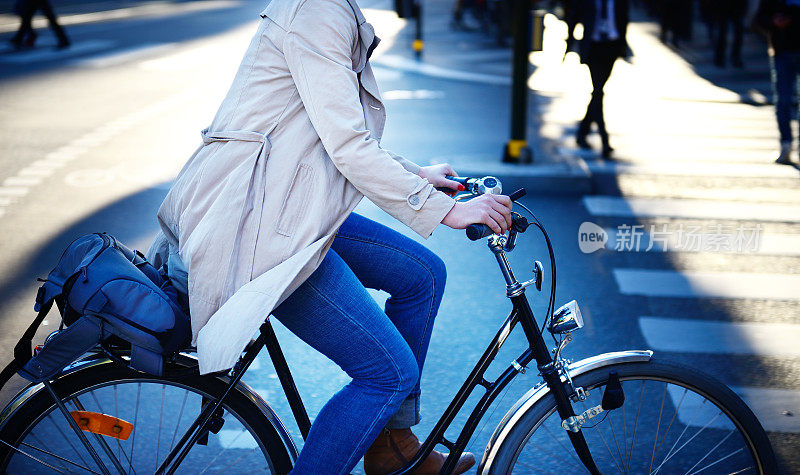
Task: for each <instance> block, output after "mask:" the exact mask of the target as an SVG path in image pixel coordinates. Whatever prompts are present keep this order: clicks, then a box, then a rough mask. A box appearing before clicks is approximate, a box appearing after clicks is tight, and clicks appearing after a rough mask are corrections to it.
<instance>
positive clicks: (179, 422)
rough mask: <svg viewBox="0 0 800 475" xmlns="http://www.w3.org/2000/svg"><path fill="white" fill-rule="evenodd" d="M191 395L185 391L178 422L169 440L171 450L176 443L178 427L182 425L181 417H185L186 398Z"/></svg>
mask: <svg viewBox="0 0 800 475" xmlns="http://www.w3.org/2000/svg"><path fill="white" fill-rule="evenodd" d="M188 397H189V392H188V391H184V392H183V401H182V402H181V410H180V412H178V422H176V423H175V432H173V433H172V440H170V441H169V451H170V452H172V447H173V446H174V445H175V437H176V436H177V435H178V429H180V427H181V419H183V410H184V408H185V407H186V398H188Z"/></svg>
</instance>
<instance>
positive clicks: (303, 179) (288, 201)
mask: <svg viewBox="0 0 800 475" xmlns="http://www.w3.org/2000/svg"><path fill="white" fill-rule="evenodd" d="M313 179H314V169H313V168H311V167H310V166H308V165H306V164H303V163H301V164H299V165H297V169H296V170H295V172H294V178H292V184H291V185H290V186H289V190H288V191H287V192H286V196H285V197H284V198H283V204H281V210H280V213H279V214H278V220H277V221H276V222H275V231H276V232H277V233H278V234H282V235H284V236H291V235H292V231H293V230H294V228H295V226H296V223H297V221H298V219H299V218H300V217H301V216H302V214H303V213H304V212H305V210H306V206H308V202H309V200H310V198H311V193H310V191H311V185H312V182H313Z"/></svg>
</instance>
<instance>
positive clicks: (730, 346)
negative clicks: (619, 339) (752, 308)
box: [639, 316, 800, 358]
mask: <svg viewBox="0 0 800 475" xmlns="http://www.w3.org/2000/svg"><path fill="white" fill-rule="evenodd" d="M639 328H640V329H641V330H642V334H643V335H644V338H645V341H647V345H648V347H650V348H652V349H654V350H657V351H658V350H661V351H675V352H681V353H711V354H737V355H764V356H777V357H794V358H800V345H799V344H798V342H800V325H793V324H787V323H753V322H717V321H707V320H706V321H704V320H695V319H684V318H661V317H649V316H647V317H639Z"/></svg>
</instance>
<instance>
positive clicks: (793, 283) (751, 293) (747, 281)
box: [614, 269, 800, 300]
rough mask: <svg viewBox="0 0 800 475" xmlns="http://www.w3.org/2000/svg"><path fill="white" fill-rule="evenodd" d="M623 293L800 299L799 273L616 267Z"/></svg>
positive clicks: (658, 295)
mask: <svg viewBox="0 0 800 475" xmlns="http://www.w3.org/2000/svg"><path fill="white" fill-rule="evenodd" d="M614 279H615V280H616V282H617V286H618V287H619V290H620V292H621V293H623V294H626V295H643V296H647V297H695V298H704V297H705V298H708V297H718V298H729V299H780V300H800V292H798V289H800V275H795V274H765V273H749V272H703V271H675V270H669V271H663V270H651V269H614Z"/></svg>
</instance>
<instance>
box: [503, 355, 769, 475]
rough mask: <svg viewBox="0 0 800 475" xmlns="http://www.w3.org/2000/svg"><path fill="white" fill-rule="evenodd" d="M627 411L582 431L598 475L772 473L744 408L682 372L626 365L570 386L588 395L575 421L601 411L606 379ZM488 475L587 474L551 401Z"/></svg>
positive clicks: (536, 410)
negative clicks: (616, 382)
mask: <svg viewBox="0 0 800 475" xmlns="http://www.w3.org/2000/svg"><path fill="white" fill-rule="evenodd" d="M612 371H615V372H616V373H617V374H618V375H619V379H620V382H621V383H622V388H623V390H624V393H625V403H624V404H623V406H622V407H620V408H619V409H616V410H613V411H606V412H603V413H601V414H600V415H598V416H596V417H594V418H593V419H590V420H589V421H588V423H586V425H584V426H583V430H582V432H583V435H584V437H585V438H586V442H587V443H588V446H589V449H590V451H591V453H592V457H593V458H594V461H595V463H596V464H597V467H598V468H599V470H600V472H601V473H604V474H608V473H626V474H627V473H649V474H655V473H662V474H672V473H683V474H694V473H702V474H716V473H737V474H739V473H759V474H772V473H777V468H776V466H777V464H776V461H775V455H774V454H773V452H772V447H771V445H770V443H769V439H768V438H767V435H766V433H765V432H764V429H763V428H762V427H761V424H759V422H758V420H757V419H756V417H755V415H753V413H752V411H751V410H750V409H749V408H748V407H747V405H746V404H745V403H744V402H743V401H742V400H741V399H740V398H739V397H738V396H737V395H736V394H734V393H733V392H732V391H731V390H730V389H728V387H727V386H725V385H724V384H722V383H720V382H719V381H717V380H715V379H712V378H710V377H708V376H706V375H704V374H702V373H699V372H697V371H694V370H692V369H689V368H687V367H683V366H678V365H674V364H667V363H662V362H658V361H653V360H651V361H649V362H645V363H624V364H618V365H612V366H608V367H604V368H599V369H596V370H593V371H589V372H587V373H585V374H583V375H581V376H579V377H577V378H575V379H574V383H575V384H576V386H582V387H583V388H584V389H585V390H586V393H587V399H586V401H583V402H580V403H574V404H573V407H574V408H575V412H576V413H578V414H580V413H582V412H583V411H586V410H587V409H589V408H592V407H595V406H598V405H600V403H601V400H602V398H603V391H604V389H605V387H606V384H607V383H608V380H609V373H610V372H612ZM491 467H492V469H491V473H497V474H501V473H502V474H510V473H538V472H544V473H586V472H587V470H586V468H585V467H584V466H583V464H581V462H580V461H579V460H578V457H577V455H576V454H575V450H574V449H573V447H572V445H571V444H570V441H569V438H568V436H567V432H566V431H565V430H564V429H563V428H562V427H561V418H560V417H559V416H558V413H557V412H556V405H555V399H554V398H553V396H552V394H548V395H547V396H545V397H544V398H542V399H541V400H540V401H538V402H537V403H536V404H534V405H533V407H532V408H531V409H530V410H529V411H528V412H527V414H525V415H524V416H523V417H522V418H521V419H520V420H519V422H518V423H517V424H516V425H515V427H514V428H512V430H511V432H510V433H509V435H508V437H507V438H506V439H505V441H504V442H503V443H502V445H501V447H500V448H499V450H498V452H497V457H496V460H495V461H494V463H492V465H491Z"/></svg>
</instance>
